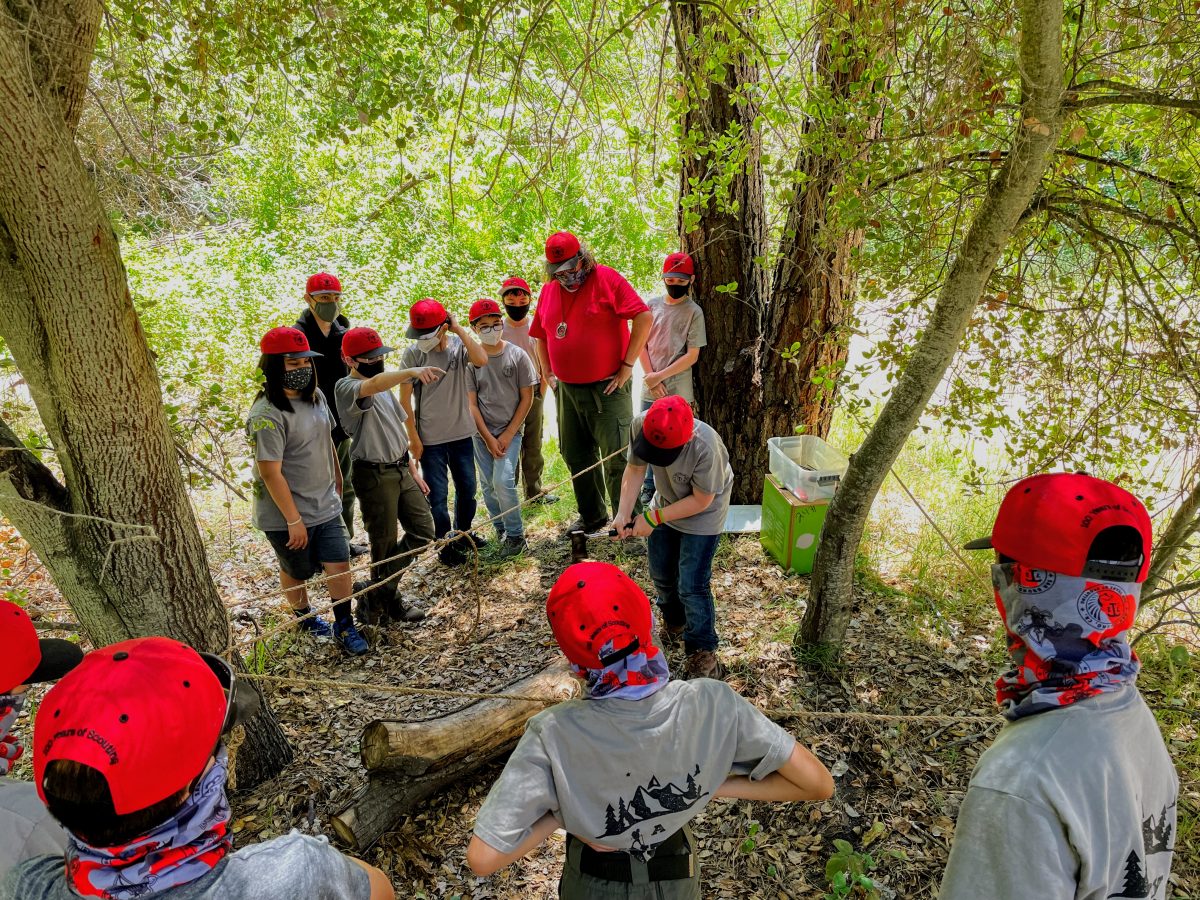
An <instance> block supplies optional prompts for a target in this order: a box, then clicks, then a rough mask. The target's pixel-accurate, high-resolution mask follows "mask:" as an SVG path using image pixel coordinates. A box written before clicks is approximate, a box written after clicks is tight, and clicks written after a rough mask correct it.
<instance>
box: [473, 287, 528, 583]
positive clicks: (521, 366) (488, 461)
mask: <svg viewBox="0 0 1200 900" xmlns="http://www.w3.org/2000/svg"><path fill="white" fill-rule="evenodd" d="M468 318H469V319H470V322H471V329H472V330H473V331H474V332H475V333H476V334H477V335H478V336H479V340H480V342H481V343H482V344H483V349H484V350H485V351H486V352H487V365H486V366H471V367H470V369H469V370H468V373H467V403H468V405H469V406H470V409H471V416H472V418H473V419H474V420H475V427H476V430H477V433H476V435H475V437H474V440H475V465H477V466H478V467H479V477H480V478H481V479H483V502H484V505H485V506H486V507H487V511H488V515H490V516H491V517H492V522H493V524H494V525H495V526H496V530H497V532H498V533H499V535H500V557H501V558H502V559H507V558H509V557H512V556H517V555H518V554H520V553H521V552H522V551H524V550H525V548H526V543H525V525H524V523H523V522H522V521H521V509H520V499H519V497H518V495H517V467H518V466H519V465H520V460H521V438H522V431H523V427H524V423H525V415H526V413H528V412H529V407H530V406H531V405H532V404H533V392H534V390H535V389H536V388H537V384H538V375H537V370H536V369H535V368H534V367H533V361H532V360H530V358H529V354H527V353H526V352H525V351H524V350H522V349H521V348H520V347H518V346H516V345H515V344H510V343H509V342H508V341H506V340H504V336H503V335H504V325H503V323H502V322H501V321H500V306H499V304H498V303H496V301H495V300H488V299H486V298H485V299H483V300H477V301H476V302H475V303H474V304H472V306H471V311H470V313H469V314H468Z"/></svg>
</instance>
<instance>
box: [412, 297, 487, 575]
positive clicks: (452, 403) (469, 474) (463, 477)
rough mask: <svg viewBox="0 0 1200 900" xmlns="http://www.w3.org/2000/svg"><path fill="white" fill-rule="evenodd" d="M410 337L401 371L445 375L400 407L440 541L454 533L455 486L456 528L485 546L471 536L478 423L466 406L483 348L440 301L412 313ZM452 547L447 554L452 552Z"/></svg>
mask: <svg viewBox="0 0 1200 900" xmlns="http://www.w3.org/2000/svg"><path fill="white" fill-rule="evenodd" d="M408 320H409V328H408V332H407V334H408V337H410V338H412V339H413V340H414V343H413V344H411V345H409V346H408V347H407V348H405V350H404V352H403V353H402V354H401V356H400V365H401V366H403V367H404V368H406V369H417V368H421V367H422V366H437V367H438V368H439V369H441V370H442V371H444V372H445V373H446V374H445V376H444V377H442V378H440V379H438V380H437V381H436V382H434V383H432V384H421V383H420V382H409V383H407V384H402V385H401V386H400V403H401V405H402V406H403V407H404V412H405V414H406V415H407V416H408V419H407V421H405V423H404V424H405V427H406V428H407V429H408V442H409V452H410V453H411V454H412V455H413V458H414V459H416V460H417V461H418V462H419V463H420V464H421V471H422V473H423V474H424V476H425V481H426V482H427V483H428V484H429V508H430V510H431V511H432V513H433V530H434V534H435V535H436V536H437V537H438V538H443V537H445V536H446V535H447V534H449V533H450V524H451V521H450V510H449V506H448V502H449V497H450V480H451V479H453V480H454V523H453V524H454V528H455V530H456V531H459V532H462V533H463V534H467V535H469V536H470V538H471V540H472V541H474V543H475V544H476V546H483V544H484V543H486V542H485V541H484V540H483V538H480V537H478V536H477V535H475V534H472V533H471V522H472V521H473V520H474V518H475V508H476V502H475V492H476V490H477V488H478V485H477V484H476V482H475V445H474V442H473V441H472V437H473V435H474V434H475V420H474V419H472V418H471V410H470V407H469V406H468V405H467V364H468V363H470V364H471V365H474V366H484V365H487V353H485V352H484V350H483V347H481V346H480V345H479V342H478V341H476V340H474V339H473V338H472V337H470V335H469V332H467V330H466V329H465V328H463V327H462V326H461V325H459V324H458V323H457V322H455V321H454V317H453V316H451V315H450V313H448V312H447V311H446V307H444V306H442V304H440V303H438V302H437V301H436V300H433V299H430V298H428V297H427V298H425V299H424V300H419V301H417V302H416V303H414V304H413V306H412V309H410V310H409V312H408ZM452 547H453V545H451V547H448V548H446V550H451V548H452ZM465 558H466V556H465V554H462V553H459V552H452V553H445V552H444V553H443V554H442V560H443V561H444V562H447V563H454V562H458V561H460V560H461V561H465Z"/></svg>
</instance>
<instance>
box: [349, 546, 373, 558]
mask: <svg viewBox="0 0 1200 900" xmlns="http://www.w3.org/2000/svg"><path fill="white" fill-rule="evenodd" d="M370 552H371V548H370V547H368V546H367V545H366V544H355V543H353V542H351V544H350V556H351V558H357V557H359V556H366V555H367V554H368V553H370Z"/></svg>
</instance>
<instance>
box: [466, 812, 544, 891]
mask: <svg viewBox="0 0 1200 900" xmlns="http://www.w3.org/2000/svg"><path fill="white" fill-rule="evenodd" d="M560 827H561V826H560V825H559V824H558V819H556V818H554V815H553V814H552V813H546V814H545V815H544V816H542V817H541V818H540V819H538V820H537V822H535V823H534V825H533V828H531V829H530V831H529V836H528V837H527V838H525V840H523V841H521V843H520V845H519V846H518V847H517V849H516V850H513V851H512V852H511V853H501V852H500V851H499V850H497V849H496V848H495V847H492V846H491V845H490V844H488V843H487V842H485V841H483V840H481V839H480V838H478V837H475V836H472V837H471V843H470V845H469V846H468V847H467V865H469V866H470V867H471V871H472V872H474V873H475V874H476V875H479V876H481V877H487V876H488V875H491V874H493V873H495V872H498V871H500V870H501V869H503V868H504V867H505V866H507V865H510V864H512V863H514V862H516V861H517V860H518V859H520V858H521V857H523V856H525V855H526V854H528V853H530V852H531V851H533V850H535V849H536V848H537V847H539V846H540V845H541V843H542V842H543V841H544V840H546V838H548V837H550V835H552V834H553V833H554V832H555V830H556V829H558V828H560Z"/></svg>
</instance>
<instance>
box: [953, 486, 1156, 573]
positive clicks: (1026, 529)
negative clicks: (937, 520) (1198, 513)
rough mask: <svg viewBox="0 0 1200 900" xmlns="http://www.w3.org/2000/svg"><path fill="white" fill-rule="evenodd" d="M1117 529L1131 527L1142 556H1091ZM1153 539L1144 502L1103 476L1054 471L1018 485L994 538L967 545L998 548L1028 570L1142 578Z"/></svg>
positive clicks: (1003, 504)
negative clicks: (1106, 534)
mask: <svg viewBox="0 0 1200 900" xmlns="http://www.w3.org/2000/svg"><path fill="white" fill-rule="evenodd" d="M1116 527H1121V528H1128V529H1132V531H1130V532H1129V537H1130V539H1131V540H1140V543H1141V548H1140V550H1141V559H1139V560H1136V561H1132V562H1122V561H1120V560H1097V559H1092V558H1091V557H1092V555H1093V554H1092V544H1093V542H1094V541H1095V540H1096V538H1097V537H1099V536H1100V534H1101V533H1102V532H1105V531H1108V529H1110V528H1116ZM1135 533H1136V535H1135ZM1150 543H1151V526H1150V515H1149V513H1147V512H1146V507H1145V506H1144V505H1143V504H1142V501H1141V500H1139V499H1138V498H1137V497H1135V496H1133V494H1131V493H1129V491H1127V490H1125V489H1124V488H1121V487H1117V485H1115V484H1113V483H1112V482H1110V481H1104V480H1103V479H1101V478H1093V477H1092V476H1091V475H1085V474H1084V473H1082V472H1078V473H1069V472H1056V473H1047V474H1044V475H1033V476H1031V477H1029V478H1023V479H1022V480H1020V481H1018V482H1017V483H1016V484H1014V485H1013V486H1012V487H1011V488H1010V489H1009V491H1008V493H1007V494H1005V495H1004V500H1003V501H1002V502H1001V503H1000V510H999V511H998V512H997V513H996V523H995V524H994V525H993V526H992V534H991V536H990V537H985V538H979V539H978V540H974V541H971V542H970V543H968V544H966V545H965V547H964V549H966V550H987V549H995V550H997V551H998V552H1000V553H1001V554H1003V555H1004V556H1008V557H1011V558H1012V559H1015V560H1016V561H1017V562H1019V563H1022V564H1023V565H1026V566H1029V567H1030V568H1033V569H1042V570H1045V571H1048V572H1057V573H1059V574H1062V575H1075V576H1088V577H1092V578H1103V579H1108V580H1114V581H1136V582H1142V581H1145V580H1146V575H1147V574H1148V573H1149V571H1150Z"/></svg>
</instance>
